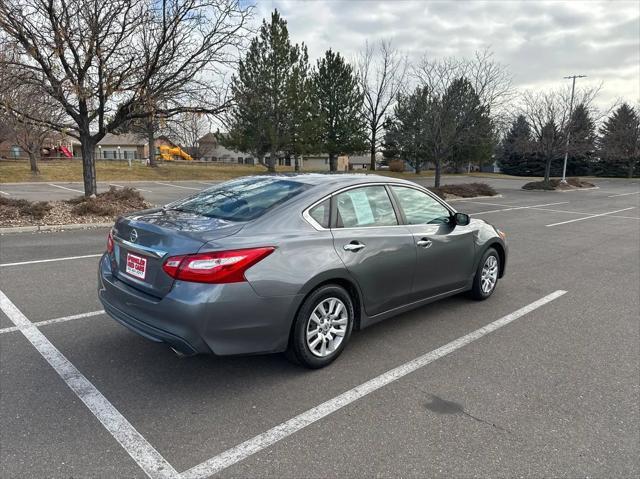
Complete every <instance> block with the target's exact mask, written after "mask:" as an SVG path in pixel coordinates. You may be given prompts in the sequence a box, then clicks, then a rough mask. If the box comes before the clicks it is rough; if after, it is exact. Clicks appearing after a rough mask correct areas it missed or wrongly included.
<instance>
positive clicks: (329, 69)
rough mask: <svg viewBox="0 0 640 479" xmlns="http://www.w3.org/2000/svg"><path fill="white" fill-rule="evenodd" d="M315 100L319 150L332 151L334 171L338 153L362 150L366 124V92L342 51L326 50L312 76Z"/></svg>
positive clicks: (331, 158) (332, 167)
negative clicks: (363, 115) (363, 107)
mask: <svg viewBox="0 0 640 479" xmlns="http://www.w3.org/2000/svg"><path fill="white" fill-rule="evenodd" d="M312 86H313V91H312V95H313V99H314V102H315V104H316V108H317V111H318V120H319V122H318V129H317V139H318V149H319V150H321V151H322V152H323V153H328V154H329V165H330V170H331V171H336V170H337V159H338V155H339V154H350V153H355V152H360V151H363V150H364V149H365V147H366V145H365V140H366V133H365V124H364V120H363V118H362V115H361V111H362V101H363V95H362V91H361V89H360V84H359V81H358V78H357V77H356V75H355V74H354V72H353V68H352V67H351V65H349V64H348V63H346V62H345V61H344V59H343V58H342V56H340V54H339V53H334V52H333V51H332V50H327V51H326V52H325V55H324V57H323V58H321V59H319V60H318V64H317V68H316V70H315V71H314V72H313V75H312Z"/></svg>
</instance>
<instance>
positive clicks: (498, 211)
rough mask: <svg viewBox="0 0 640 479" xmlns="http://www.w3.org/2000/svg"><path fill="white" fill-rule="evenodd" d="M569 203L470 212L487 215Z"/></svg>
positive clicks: (474, 214) (472, 214)
mask: <svg viewBox="0 0 640 479" xmlns="http://www.w3.org/2000/svg"><path fill="white" fill-rule="evenodd" d="M568 203H569V202H568V201H562V202H560V203H546V204H543V205H529V206H513V207H511V208H503V209H500V210H488V211H478V212H477V213H469V214H470V215H471V216H476V215H486V214H488V213H500V212H501V211H514V210H526V209H530V208H539V207H541V206H555V205H566V204H568Z"/></svg>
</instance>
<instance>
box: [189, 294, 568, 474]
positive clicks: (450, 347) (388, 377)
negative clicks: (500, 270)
mask: <svg viewBox="0 0 640 479" xmlns="http://www.w3.org/2000/svg"><path fill="white" fill-rule="evenodd" d="M565 293H566V291H562V290H558V291H555V292H553V293H551V294H549V295H547V296H545V297H544V298H541V299H539V300H537V301H534V302H533V303H531V304H529V305H527V306H525V307H523V308H520V309H519V310H517V311H515V312H513V313H511V314H508V315H506V316H504V317H502V318H500V319H498V320H496V321H494V322H492V323H489V324H487V325H486V326H484V327H482V328H480V329H476V330H475V331H473V332H471V333H469V334H466V335H464V336H462V337H460V338H458V339H456V340H454V341H451V342H450V343H448V344H445V345H444V346H442V347H440V348H438V349H435V350H433V351H431V352H429V353H426V354H424V355H423V356H420V357H418V358H416V359H414V360H412V361H409V362H407V363H404V364H403V365H401V366H398V367H397V368H395V369H392V370H391V371H388V372H386V373H384V374H381V375H380V376H378V377H375V378H373V379H371V380H369V381H367V382H366V383H363V384H361V385H359V386H356V387H355V388H353V389H350V390H349V391H347V392H344V393H342V394H340V395H339V396H337V397H335V398H333V399H330V400H328V401H326V402H324V403H322V404H320V405H319V406H316V407H314V408H312V409H309V410H308V411H305V412H303V413H302V414H300V415H298V416H296V417H294V418H292V419H289V420H288V421H286V422H284V423H282V424H279V425H278V426H275V427H273V428H271V429H269V430H268V431H266V432H264V433H262V434H259V435H257V436H255V437H254V438H252V439H249V440H248V441H245V442H243V443H242V444H239V445H237V446H235V447H232V448H231V449H227V450H226V451H224V452H222V453H221V454H218V455H217V456H215V457H212V458H211V459H209V460H207V461H205V462H203V463H202V464H199V465H197V466H195V467H192V468H191V469H189V470H187V471H185V472H183V473H182V474H180V477H181V479H202V478H205V477H209V476H212V475H214V474H216V473H218V472H220V471H222V470H223V469H226V468H227V467H229V466H232V465H233V464H236V463H237V462H240V461H242V460H244V459H246V458H248V457H249V456H252V455H253V454H256V453H258V452H260V451H262V450H263V449H265V448H267V447H270V446H272V445H273V444H275V443H276V442H278V441H281V440H282V439H284V438H286V437H288V436H290V435H292V434H294V433H296V432H298V431H300V430H301V429H303V428H305V427H307V426H309V425H310V424H313V423H315V422H316V421H319V420H320V419H323V418H324V417H326V416H328V415H330V414H332V413H334V412H336V411H338V410H339V409H342V408H343V407H345V406H348V405H349V404H351V403H353V402H354V401H356V400H358V399H360V398H362V397H364V396H366V395H368V394H371V393H372V392H374V391H377V390H378V389H380V388H382V387H384V386H386V385H388V384H391V383H392V382H394V381H397V380H398V379H400V378H402V377H404V376H406V375H407V374H410V373H412V372H414V371H416V370H418V369H420V368H422V367H424V366H426V365H427V364H430V363H432V362H433V361H435V360H436V359H439V358H441V357H443V356H446V355H447V354H450V353H452V352H454V351H456V350H458V349H460V348H462V347H463V346H466V345H467V344H469V343H472V342H473V341H476V340H478V339H480V338H482V337H483V336H486V335H487V334H489V333H492V332H493V331H495V330H497V329H500V328H502V327H503V326H506V325H507V324H509V323H511V322H513V321H515V320H516V319H518V318H521V317H522V316H524V315H525V314H527V313H530V312H531V311H533V310H535V309H537V308H539V307H541V306H544V305H545V304H547V303H550V302H551V301H553V300H554V299H557V298H559V297H560V296H562V295H563V294H565Z"/></svg>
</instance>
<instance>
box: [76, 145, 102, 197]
mask: <svg viewBox="0 0 640 479" xmlns="http://www.w3.org/2000/svg"><path fill="white" fill-rule="evenodd" d="M80 146H81V150H82V179H83V181H84V196H87V197H89V196H95V195H96V194H97V193H98V185H97V181H96V162H95V158H94V154H95V147H96V145H95V143H94V141H93V140H92V139H91V136H90V135H89V134H81V135H80Z"/></svg>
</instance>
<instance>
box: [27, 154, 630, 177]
mask: <svg viewBox="0 0 640 479" xmlns="http://www.w3.org/2000/svg"><path fill="white" fill-rule="evenodd" d="M39 159H40V155H39V154H38V153H35V152H29V165H30V166H31V174H32V175H39V174H40V168H38V160H39ZM632 169H633V168H632Z"/></svg>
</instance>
